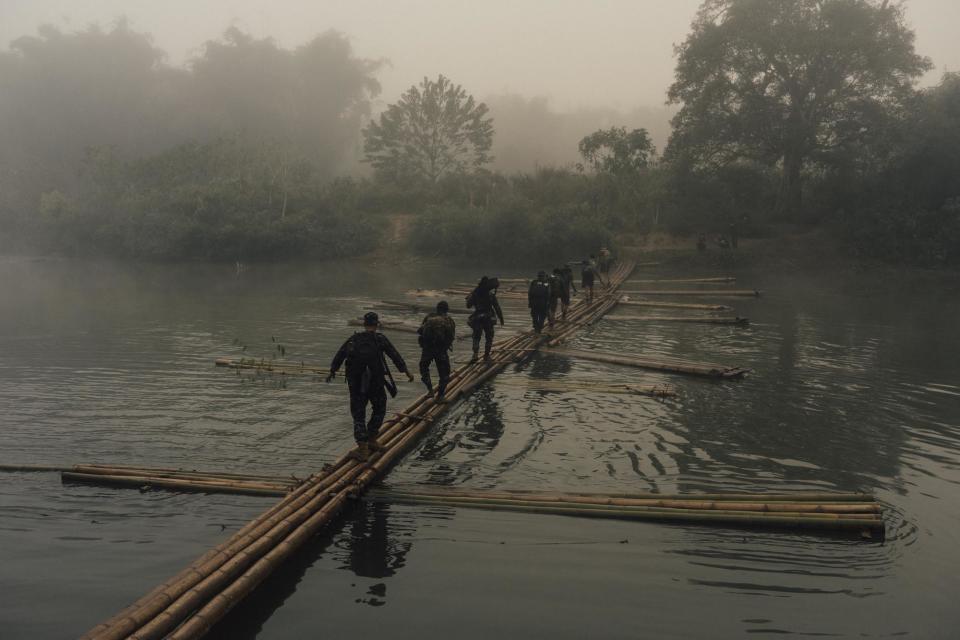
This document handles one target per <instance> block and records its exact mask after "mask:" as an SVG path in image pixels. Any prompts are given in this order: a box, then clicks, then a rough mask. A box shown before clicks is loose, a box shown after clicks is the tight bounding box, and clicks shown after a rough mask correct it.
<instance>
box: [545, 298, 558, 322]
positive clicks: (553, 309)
mask: <svg viewBox="0 0 960 640" xmlns="http://www.w3.org/2000/svg"><path fill="white" fill-rule="evenodd" d="M559 302H560V298H550V313H549V314H547V322H549V323H550V326H551V327H552V326H553V323H554V321H555V320H556V319H557V304H558V303H559Z"/></svg>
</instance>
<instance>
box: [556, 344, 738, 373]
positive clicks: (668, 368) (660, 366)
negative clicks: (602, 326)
mask: <svg viewBox="0 0 960 640" xmlns="http://www.w3.org/2000/svg"><path fill="white" fill-rule="evenodd" d="M546 353H550V354H554V355H558V356H566V357H571V358H579V359H581V360H593V361H595V362H605V363H608V364H619V365H625V366H628V367H637V368H639V369H651V370H654V371H664V372H668V373H685V374H689V375H699V376H706V377H710V378H739V377H740V376H743V375H744V374H746V373H747V372H748V371H749V370H748V369H742V368H739V367H725V366H723V365H717V364H706V363H699V364H688V363H686V362H683V361H677V360H669V359H658V358H642V357H639V356H624V355H618V354H613V353H603V352H599V351H584V350H578V349H548V350H546Z"/></svg>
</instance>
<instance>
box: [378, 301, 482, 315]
mask: <svg viewBox="0 0 960 640" xmlns="http://www.w3.org/2000/svg"><path fill="white" fill-rule="evenodd" d="M376 306H378V307H381V308H386V309H407V310H410V311H420V312H422V313H433V312H434V311H436V309H437V307H436V305H428V304H417V303H415V302H395V301H393V300H381V301H380V302H378V303H377V305H376ZM447 313H451V314H462V315H467V314H470V313H472V311H471V310H470V309H458V308H451V309H449V310H448V311H447Z"/></svg>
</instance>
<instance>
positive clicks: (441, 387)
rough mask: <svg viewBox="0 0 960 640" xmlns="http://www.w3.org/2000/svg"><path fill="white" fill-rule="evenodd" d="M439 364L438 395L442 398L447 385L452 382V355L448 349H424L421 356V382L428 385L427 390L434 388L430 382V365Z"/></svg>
mask: <svg viewBox="0 0 960 640" xmlns="http://www.w3.org/2000/svg"><path fill="white" fill-rule="evenodd" d="M431 362H436V363H437V378H438V380H437V395H438V396H442V395H443V392H444V391H446V389H447V383H448V382H450V355H449V354H448V353H447V350H446V349H442V350H439V351H438V350H435V349H424V350H423V352H422V353H421V354H420V380H422V381H423V384H424V385H426V387H427V389H428V390H429V389H432V388H433V383H432V382H431V381H430V363H431Z"/></svg>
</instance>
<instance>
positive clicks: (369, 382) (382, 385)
mask: <svg viewBox="0 0 960 640" xmlns="http://www.w3.org/2000/svg"><path fill="white" fill-rule="evenodd" d="M379 326H380V318H379V317H378V316H377V314H376V313H374V312H372V311H371V312H369V313H367V314H366V315H364V316H363V331H358V332H357V333H354V334H353V335H352V336H350V337H349V338H347V341H346V342H344V343H343V346H342V347H340V349H339V350H338V351H337V354H336V355H335V356H334V357H333V362H331V363H330V373H329V375H327V382H330V381H331V380H333V378H334V377H335V376H336V375H337V371H338V370H339V369H340V365H342V364H343V363H344V360H346V364H347V367H346V373H345V377H346V379H347V388H348V389H349V390H350V414H351V416H352V417H353V437H354V440H356V442H357V450H356V453H355V457H356V458H357V459H358V460H366V459H367V458H368V457H369V456H370V452H371V451H372V450H376V449H378V448H379V445H378V444H377V441H376V438H377V433H378V432H379V431H380V425H382V424H383V418H384V416H386V413H387V393H386V392H387V391H389V392H390V396H391V397H395V396H396V395H397V385H396V383H395V382H394V381H393V376H392V375H391V374H390V369H389V367H388V366H387V361H386V358H385V357H384V355H387V356H389V357H390V360H392V361H393V364H394V366H396V367H397V370H398V371H399V372H400V373H405V374H407V379H408V380H410V382H413V374H412V373H410V372H409V371H408V370H407V364H406V363H405V362H404V360H403V357H402V356H401V355H400V353H399V352H398V351H397V350H396V348H394V346H393V344H391V342H390V340H389V339H388V338H387V336H385V335H383V334H382V333H380V332H379V331H377V327H379ZM367 403H369V404H370V406H371V409H370V421H369V422H367V420H366V413H367Z"/></svg>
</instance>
